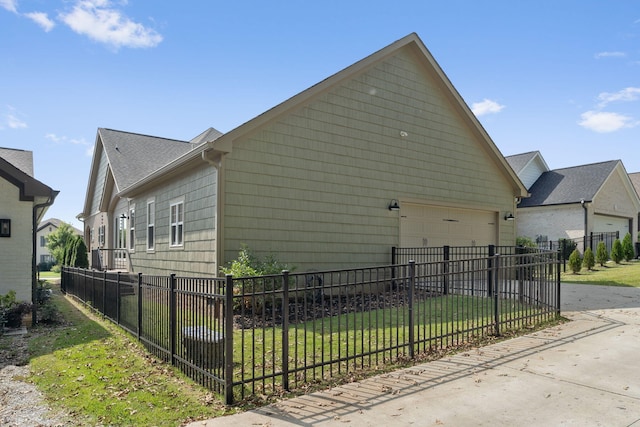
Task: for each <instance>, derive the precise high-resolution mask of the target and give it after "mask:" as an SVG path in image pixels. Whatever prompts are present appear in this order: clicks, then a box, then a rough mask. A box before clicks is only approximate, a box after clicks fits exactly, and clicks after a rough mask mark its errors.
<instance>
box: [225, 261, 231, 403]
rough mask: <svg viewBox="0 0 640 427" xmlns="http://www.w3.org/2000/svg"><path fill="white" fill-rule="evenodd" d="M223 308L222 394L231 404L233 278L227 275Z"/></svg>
mask: <svg viewBox="0 0 640 427" xmlns="http://www.w3.org/2000/svg"><path fill="white" fill-rule="evenodd" d="M226 278H227V283H226V289H225V307H224V309H225V310H224V394H225V403H226V404H227V405H232V404H233V276H232V275H231V274H227V276H226Z"/></svg>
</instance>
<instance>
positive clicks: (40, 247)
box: [36, 218, 82, 264]
mask: <svg viewBox="0 0 640 427" xmlns="http://www.w3.org/2000/svg"><path fill="white" fill-rule="evenodd" d="M61 224H62V221H61V220H59V219H57V218H49V219H45V220H44V221H42V222H41V223H40V224H38V228H37V230H36V233H37V234H36V261H37V263H38V264H42V263H51V262H53V261H55V260H54V259H53V255H51V253H50V252H49V249H48V248H47V237H48V236H49V234H51V233H53V232H54V231H56V230H57V229H58V227H60V225H61ZM71 229H72V230H73V232H74V233H75V234H77V235H78V236H82V231H81V230H78V229H77V228H75V227H71Z"/></svg>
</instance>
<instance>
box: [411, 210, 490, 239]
mask: <svg viewBox="0 0 640 427" xmlns="http://www.w3.org/2000/svg"><path fill="white" fill-rule="evenodd" d="M496 236H497V226H496V213H495V212H488V211H479V210H471V209H457V208H447V207H441V206H431V205H418V204H409V203H403V204H402V208H401V210H400V246H402V247H405V248H415V247H421V246H444V245H449V246H485V245H490V244H496V240H497V239H496Z"/></svg>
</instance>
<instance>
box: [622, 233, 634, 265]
mask: <svg viewBox="0 0 640 427" xmlns="http://www.w3.org/2000/svg"><path fill="white" fill-rule="evenodd" d="M635 256H636V251H635V250H634V249H633V242H632V241H631V233H627V234H625V235H624V239H622V257H623V258H624V260H625V261H631V260H632V259H633V258H635Z"/></svg>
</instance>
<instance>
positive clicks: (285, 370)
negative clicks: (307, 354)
mask: <svg viewBox="0 0 640 427" xmlns="http://www.w3.org/2000/svg"><path fill="white" fill-rule="evenodd" d="M282 387H283V388H284V389H285V390H287V391H289V271H287V270H283V271H282Z"/></svg>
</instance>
